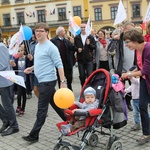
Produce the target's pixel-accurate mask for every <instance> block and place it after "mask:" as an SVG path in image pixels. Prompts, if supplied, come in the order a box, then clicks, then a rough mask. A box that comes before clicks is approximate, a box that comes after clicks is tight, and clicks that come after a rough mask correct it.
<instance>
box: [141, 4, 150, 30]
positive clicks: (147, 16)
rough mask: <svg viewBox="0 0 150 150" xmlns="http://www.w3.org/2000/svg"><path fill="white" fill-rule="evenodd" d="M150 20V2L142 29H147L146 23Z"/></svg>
mask: <svg viewBox="0 0 150 150" xmlns="http://www.w3.org/2000/svg"><path fill="white" fill-rule="evenodd" d="M149 20H150V2H149V4H148V8H147V11H146V15H145V17H144V20H143V23H142V29H143V30H145V29H146V24H147V22H148V21H149Z"/></svg>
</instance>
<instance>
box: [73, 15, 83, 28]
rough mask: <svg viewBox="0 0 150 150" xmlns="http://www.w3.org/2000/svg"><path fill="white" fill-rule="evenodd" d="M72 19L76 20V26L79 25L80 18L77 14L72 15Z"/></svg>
mask: <svg viewBox="0 0 150 150" xmlns="http://www.w3.org/2000/svg"><path fill="white" fill-rule="evenodd" d="M73 20H74V21H75V22H76V24H77V25H78V26H80V25H81V18H80V17H79V16H74V17H73Z"/></svg>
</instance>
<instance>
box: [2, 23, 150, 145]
mask: <svg viewBox="0 0 150 150" xmlns="http://www.w3.org/2000/svg"><path fill="white" fill-rule="evenodd" d="M85 27H86V24H84V23H82V24H81V25H80V28H81V33H80V34H78V35H76V36H75V37H73V36H72V35H71V36H67V34H66V30H65V28H64V27H62V26H60V27H58V28H57V29H56V36H55V37H53V38H51V39H49V38H48V35H49V26H48V25H47V24H46V23H37V24H36V26H35V28H34V29H33V36H32V39H31V41H30V42H29V44H28V41H25V42H24V43H22V44H21V45H20V47H19V49H18V54H17V57H16V56H9V53H8V48H7V47H6V46H5V45H4V44H3V43H2V42H1V43H0V54H1V56H2V57H1V59H0V71H7V70H11V69H13V70H14V71H15V73H16V74H18V75H20V76H22V77H23V78H24V81H25V84H26V87H27V88H26V89H25V88H23V87H21V86H19V85H14V84H13V83H12V82H10V81H9V80H7V79H4V78H3V77H1V76H0V95H1V100H2V105H0V119H1V120H2V122H3V125H2V127H1V129H0V133H1V135H2V136H6V135H10V134H13V133H16V132H19V126H18V123H17V120H16V115H15V110H14V107H13V98H14V95H15V94H17V108H16V113H19V115H20V116H23V115H24V112H25V110H26V111H27V109H25V106H26V99H27V98H29V97H27V96H30V98H31V94H32V90H33V91H34V93H35V95H36V97H37V98H38V102H37V103H38V108H37V115H36V121H35V123H34V126H33V128H32V130H31V131H30V133H29V135H27V136H24V137H23V139H24V140H26V141H28V142H31V143H33V142H37V141H38V140H39V133H40V130H41V128H42V126H43V125H44V122H45V120H46V116H47V112H48V106H49V103H50V104H51V106H52V107H53V108H54V110H55V111H56V112H57V114H58V115H59V116H60V117H61V118H62V120H64V121H65V120H66V116H65V115H64V110H62V109H60V108H58V107H57V106H56V105H55V103H54V101H53V95H54V93H55V86H56V83H57V82H58V86H59V88H63V87H67V88H69V89H70V90H72V91H73V88H72V81H73V66H74V65H75V63H76V61H77V63H78V65H77V67H78V72H79V80H80V85H79V86H80V87H81V88H82V86H83V85H84V83H85V81H86V78H87V77H88V76H89V75H90V74H91V73H92V72H93V71H94V70H96V69H99V68H103V69H106V70H107V71H108V72H110V73H111V74H113V73H115V74H118V75H119V76H120V78H122V80H123V82H124V84H126V82H128V84H129V85H131V87H132V88H134V87H133V84H135V83H136V81H137V80H138V81H137V82H138V84H139V87H140V88H138V86H137V85H136V86H135V87H136V88H137V89H136V92H135V91H134V90H135V88H134V90H131V89H130V90H129V88H131V87H129V88H128V89H126V90H125V93H130V92H131V96H132V98H131V99H133V108H132V105H131V99H126V103H127V107H128V109H129V110H132V109H133V112H134V121H135V125H134V126H133V127H132V130H134V131H136V130H139V129H140V128H141V127H142V132H143V135H142V137H141V138H139V139H137V142H138V143H139V144H144V143H146V142H148V141H150V122H149V114H148V103H150V76H149V74H150V51H149V50H148V49H149V47H150V43H149V42H150V22H148V24H147V30H146V32H147V34H146V35H145V36H144V37H143V35H142V33H143V32H142V28H136V27H135V25H134V24H133V23H132V22H125V23H123V24H122V25H120V26H118V28H116V29H115V30H114V31H113V32H112V33H111V34H110V33H108V32H107V33H106V32H105V30H103V29H99V30H98V31H97V32H96V30H95V29H92V30H91V34H90V35H87V33H86V30H85ZM133 66H134V67H135V69H134V70H132V71H131V68H132V67H133ZM137 77H138V79H137ZM79 89H80V88H79ZM16 91H17V92H16ZM140 117H141V118H140ZM140 124H141V125H140Z"/></svg>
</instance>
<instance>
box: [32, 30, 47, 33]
mask: <svg viewBox="0 0 150 150" xmlns="http://www.w3.org/2000/svg"><path fill="white" fill-rule="evenodd" d="M35 32H36V33H38V32H39V33H43V32H46V31H45V30H35Z"/></svg>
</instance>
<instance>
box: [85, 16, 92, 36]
mask: <svg viewBox="0 0 150 150" xmlns="http://www.w3.org/2000/svg"><path fill="white" fill-rule="evenodd" d="M91 29H92V28H91V23H90V17H89V18H88V21H87V24H86V26H85V32H86V35H88V36H89V35H90V34H91Z"/></svg>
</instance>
